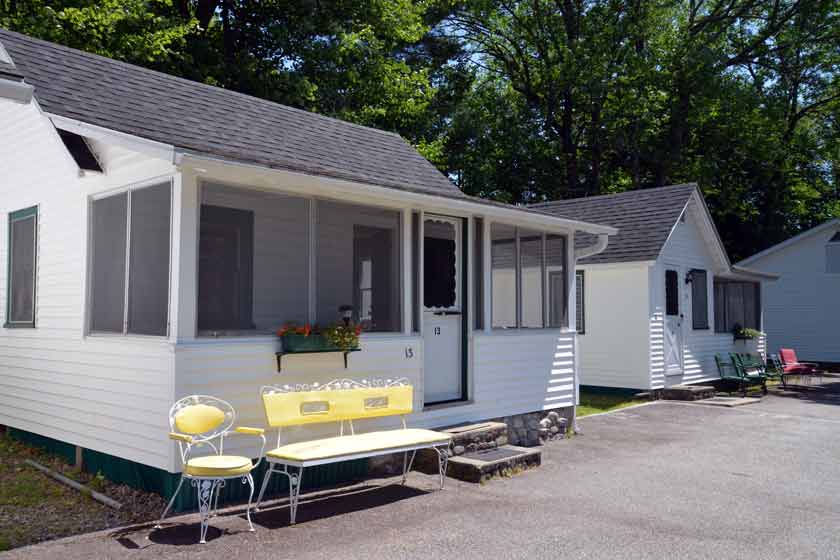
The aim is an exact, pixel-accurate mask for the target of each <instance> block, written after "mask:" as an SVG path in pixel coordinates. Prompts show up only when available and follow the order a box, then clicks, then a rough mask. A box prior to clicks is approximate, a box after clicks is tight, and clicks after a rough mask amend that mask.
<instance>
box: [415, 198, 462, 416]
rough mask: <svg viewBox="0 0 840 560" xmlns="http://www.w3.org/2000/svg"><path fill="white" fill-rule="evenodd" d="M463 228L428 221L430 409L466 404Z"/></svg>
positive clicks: (426, 390)
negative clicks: (462, 401)
mask: <svg viewBox="0 0 840 560" xmlns="http://www.w3.org/2000/svg"><path fill="white" fill-rule="evenodd" d="M461 231H462V222H461V220H460V219H458V218H449V217H444V216H431V215H428V214H427V215H426V218H425V220H424V221H423V346H424V348H423V356H424V358H423V372H424V375H423V395H424V402H425V404H427V405H428V404H436V403H442V402H450V401H456V400H461V399H463V398H464V381H463V365H462V351H463V349H462V319H463V318H462V315H461V310H462V301H463V297H462V293H461V285H462V278H461V275H462V266H461V265H462V259H463V252H462V240H461Z"/></svg>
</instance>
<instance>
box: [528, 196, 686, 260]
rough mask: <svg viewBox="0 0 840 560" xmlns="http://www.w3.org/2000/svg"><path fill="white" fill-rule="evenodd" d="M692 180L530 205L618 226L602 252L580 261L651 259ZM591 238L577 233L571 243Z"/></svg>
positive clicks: (581, 243) (682, 205) (583, 243)
mask: <svg viewBox="0 0 840 560" xmlns="http://www.w3.org/2000/svg"><path fill="white" fill-rule="evenodd" d="M696 189H697V185H696V184H694V183H690V184H686V185H673V186H669V187H659V188H654V189H642V190H635V191H628V192H623V193H619V194H607V195H601V196H590V197H586V198H575V199H571V200H558V201H555V202H545V203H541V204H534V205H532V206H531V208H534V209H535V210H539V211H542V212H547V213H549V214H552V215H555V216H560V217H562V218H568V217H570V216H574V217H575V219H580V220H584V221H587V222H594V223H599V224H605V225H609V226H613V227H615V228H618V234H617V235H611V236H610V242H609V245H607V248H606V250H605V251H604V252H602V253H599V254H597V255H594V256H592V257H589V258H586V259H583V260H581V261H580V262H581V264H591V263H610V262H633V261H652V260H655V259H656V258H657V257H658V256H659V253H660V251H661V250H662V247H663V245H665V241H666V240H667V239H668V235H669V234H670V233H671V229H672V228H673V227H674V224H675V223H676V222H677V220H678V219H679V217H680V214H681V213H682V211H683V209H685V206H686V204H688V200H689V197H690V196H691V194H692V193H693V192H694V191H695V190H696ZM594 242H595V238H594V236H592V235H586V234H582V235H577V236H576V237H575V246H576V247H583V246H587V245H591V244H593V243H594Z"/></svg>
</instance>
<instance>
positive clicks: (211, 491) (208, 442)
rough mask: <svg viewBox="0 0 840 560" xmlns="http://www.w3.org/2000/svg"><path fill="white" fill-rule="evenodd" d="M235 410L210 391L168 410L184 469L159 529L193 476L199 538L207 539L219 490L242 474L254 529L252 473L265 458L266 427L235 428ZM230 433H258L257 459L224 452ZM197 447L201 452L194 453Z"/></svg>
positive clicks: (216, 506) (251, 528) (158, 525)
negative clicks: (196, 496) (247, 485)
mask: <svg viewBox="0 0 840 560" xmlns="http://www.w3.org/2000/svg"><path fill="white" fill-rule="evenodd" d="M235 421H236V411H235V410H234V409H233V407H232V406H231V405H230V404H229V403H227V402H225V401H223V400H221V399H218V398H216V397H210V396H207V395H192V396H189V397H184V398H183V399H181V400H179V401H178V402H176V403H175V404H174V405H172V408H171V409H170V410H169V426H170V429H171V430H172V431H171V432H170V434H169V438H170V439H172V440H175V441H177V442H178V448H179V450H180V452H181V462H182V464H183V470H182V473H181V480H180V481H179V482H178V488H176V490H175V494H174V495H173V496H172V499H170V500H169V503H168V504H167V505H166V508H165V509H164V510H163V514H161V516H160V520H159V521H158V523H157V525H155V528H156V529H160V526H161V525H160V524H161V523H162V522H163V519H164V517H166V514H167V513H169V510H170V508H171V507H172V504H174V503H175V498H177V497H178V492H180V491H181V486H182V485H183V484H184V480H190V481H191V483H192V485H193V486H195V488H196V490H197V491H198V512H199V514H200V516H201V531H200V532H201V535H200V540H199V542H201V543H204V542H206V537H207V527H208V524H209V521H210V517H211V516H213V515H214V514H215V512H216V510H217V509H218V507H219V490H220V489H221V488H222V487H224V485H225V482H226V481H227V480H230V479H235V478H241V479H242V484H246V483H247V484H249V485H250V487H251V493H250V495H249V496H248V509H247V510H246V516H247V518H248V526H249V528H250V530H251V531H253V530H254V526H253V524H252V523H251V500H252V499H253V497H254V478H253V476H252V475H251V471H253V470H254V469H255V468H256V467H257V465H259V464H260V461H261V460H262V456H263V451H264V450H265V435H264V432H265V430H263V429H261V428H246V427H239V428H234V427H233V424H234V422H235ZM231 434H241V435H247V436H254V437H259V438H260V439H261V440H262V446H261V447H260V451H259V454H258V455H257V457H258V458H257V462H256V463H254V462H253V461H252V460H251V459H250V458H249V457H241V456H238V455H225V454H224V450H225V437H226V436H228V435H231ZM196 450H198V452H199V455H198V456H193V454H194V452H195V451H196Z"/></svg>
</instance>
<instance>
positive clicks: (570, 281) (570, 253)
mask: <svg viewBox="0 0 840 560" xmlns="http://www.w3.org/2000/svg"><path fill="white" fill-rule="evenodd" d="M566 263H567V265H566V266H567V268H568V272H567V273H566V279H567V284H566V292H567V294H568V295H567V300H566V301H567V302H568V304H567V306H566V317H567V319H566V321H567V323H568V325H569V330H570V331H573V332H574V333H575V334H574V342H573V344H572V349H573V351H574V353H575V356H574V360H573V363H574V368H575V375H574V380H575V401H574V405H573V406H572V430H573V431H574V432H575V433H582V432H581V430H580V428H579V427H578V423H577V406H578V405H579V404H580V360H578V335H577V282H576V270H575V267H576V265H577V258H576V257H575V232H574V230H572V231H571V232H569V235H568V236H567V238H566Z"/></svg>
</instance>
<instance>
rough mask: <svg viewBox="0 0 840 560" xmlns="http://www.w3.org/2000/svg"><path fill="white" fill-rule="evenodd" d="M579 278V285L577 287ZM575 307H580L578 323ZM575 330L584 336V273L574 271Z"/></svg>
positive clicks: (583, 271)
mask: <svg viewBox="0 0 840 560" xmlns="http://www.w3.org/2000/svg"><path fill="white" fill-rule="evenodd" d="M578 278H580V285H578ZM577 306H580V321H578V312H577ZM575 329H576V331H577V333H578V334H586V271H585V270H575Z"/></svg>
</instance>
